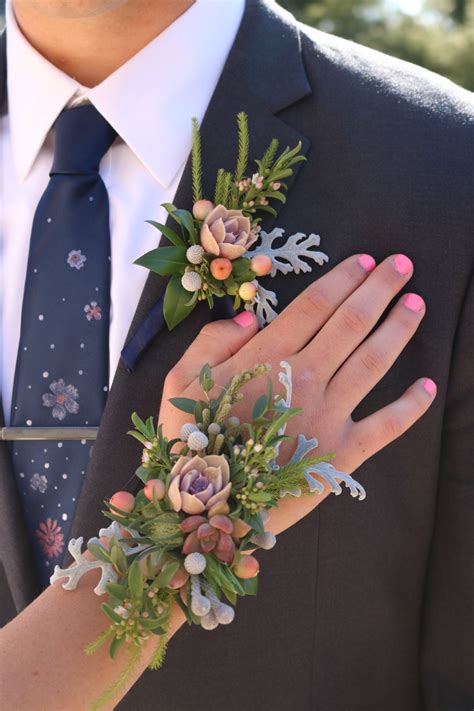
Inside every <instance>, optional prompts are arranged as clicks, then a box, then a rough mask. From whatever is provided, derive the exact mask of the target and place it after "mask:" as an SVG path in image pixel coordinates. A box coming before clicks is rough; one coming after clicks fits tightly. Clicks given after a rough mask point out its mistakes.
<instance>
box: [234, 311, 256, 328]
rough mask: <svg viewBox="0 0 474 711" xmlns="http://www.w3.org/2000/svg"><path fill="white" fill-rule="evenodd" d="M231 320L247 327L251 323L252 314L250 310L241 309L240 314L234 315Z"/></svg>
mask: <svg viewBox="0 0 474 711" xmlns="http://www.w3.org/2000/svg"><path fill="white" fill-rule="evenodd" d="M232 320H233V321H235V323H236V324H238V325H239V326H242V328H247V327H248V326H251V325H252V323H253V315H252V314H251V312H250V311H241V312H240V314H237V316H234V318H233V319H232Z"/></svg>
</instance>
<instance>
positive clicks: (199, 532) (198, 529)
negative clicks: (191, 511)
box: [181, 514, 235, 563]
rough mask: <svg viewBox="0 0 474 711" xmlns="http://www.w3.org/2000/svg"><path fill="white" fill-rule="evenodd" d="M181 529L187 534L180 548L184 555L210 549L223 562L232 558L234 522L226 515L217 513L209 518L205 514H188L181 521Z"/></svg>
mask: <svg viewBox="0 0 474 711" xmlns="http://www.w3.org/2000/svg"><path fill="white" fill-rule="evenodd" d="M181 530H182V531H183V533H187V534H188V535H187V537H186V539H185V541H184V544H183V549H182V552H183V554H184V555H188V554H189V553H203V554H206V553H210V552H211V551H212V552H213V553H214V555H215V556H216V558H218V559H219V560H221V561H222V562H223V563H232V561H233V560H234V556H235V543H234V540H233V538H232V532H233V530H234V524H233V522H232V520H231V519H230V518H229V517H228V516H223V515H222V514H218V515H216V516H211V517H210V518H209V520H208V519H207V518H205V516H190V517H189V518H185V519H184V521H182V522H181Z"/></svg>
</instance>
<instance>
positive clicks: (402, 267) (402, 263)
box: [393, 254, 413, 276]
mask: <svg viewBox="0 0 474 711" xmlns="http://www.w3.org/2000/svg"><path fill="white" fill-rule="evenodd" d="M393 261H394V264H395V269H396V270H397V272H399V273H400V274H403V276H406V275H407V274H409V272H410V271H411V270H412V269H413V262H412V261H411V259H408V257H406V256H405V255H404V254H397V256H396V257H395V259H394V260H393Z"/></svg>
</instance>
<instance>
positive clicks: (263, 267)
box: [250, 254, 273, 276]
mask: <svg viewBox="0 0 474 711" xmlns="http://www.w3.org/2000/svg"><path fill="white" fill-rule="evenodd" d="M250 266H251V268H252V270H253V271H254V272H255V274H256V275H257V276H266V275H267V274H270V272H271V270H272V266H273V262H272V260H271V258H270V257H269V256H268V255H266V254H256V255H255V257H252V261H251V262H250Z"/></svg>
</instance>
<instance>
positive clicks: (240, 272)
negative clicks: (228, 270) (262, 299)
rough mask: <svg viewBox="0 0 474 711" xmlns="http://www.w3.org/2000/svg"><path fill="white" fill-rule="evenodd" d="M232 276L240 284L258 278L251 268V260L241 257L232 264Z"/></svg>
mask: <svg viewBox="0 0 474 711" xmlns="http://www.w3.org/2000/svg"><path fill="white" fill-rule="evenodd" d="M232 275H233V277H234V278H235V279H236V280H237V281H238V282H239V283H242V282H243V281H252V280H253V279H255V277H256V276H257V275H256V274H255V272H254V271H253V269H251V267H250V259H247V258H246V257H239V259H234V261H233V262H232Z"/></svg>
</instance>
